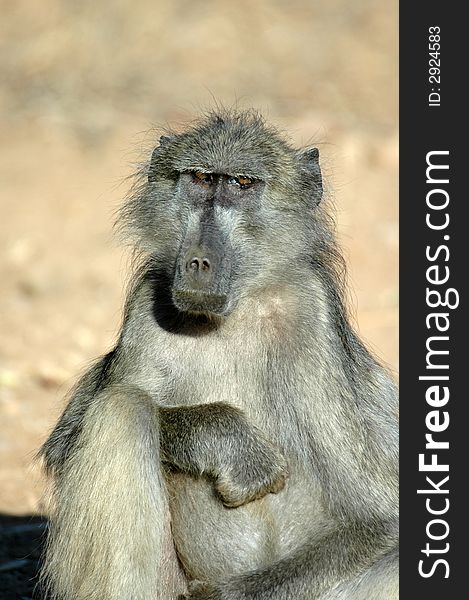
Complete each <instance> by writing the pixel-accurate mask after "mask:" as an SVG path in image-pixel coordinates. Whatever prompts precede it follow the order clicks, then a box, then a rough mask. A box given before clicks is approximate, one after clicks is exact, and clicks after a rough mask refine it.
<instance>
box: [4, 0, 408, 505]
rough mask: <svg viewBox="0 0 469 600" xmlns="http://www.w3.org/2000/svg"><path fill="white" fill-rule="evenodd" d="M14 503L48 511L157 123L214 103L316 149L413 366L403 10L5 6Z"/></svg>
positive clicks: (378, 324) (8, 433) (113, 311)
mask: <svg viewBox="0 0 469 600" xmlns="http://www.w3.org/2000/svg"><path fill="white" fill-rule="evenodd" d="M0 9H1V14H2V18H1V20H0V71H1V73H0V77H1V79H0V81H1V84H0V85H1V89H0V113H1V115H0V119H1V130H0V141H1V144H2V152H1V162H0V194H1V196H0V202H1V218H0V244H1V249H0V277H1V296H0V302H1V304H0V335H1V339H0V428H1V429H0V453H1V454H0V511H4V512H14V513H23V512H34V511H37V510H40V509H41V504H40V495H41V491H42V486H41V483H40V477H39V474H38V472H37V469H31V467H30V464H31V460H32V457H33V455H34V452H35V451H36V450H37V448H38V447H39V445H40V443H41V442H42V441H43V440H44V439H45V436H46V434H47V431H48V430H49V429H50V427H51V426H52V424H53V422H54V420H55V419H56V418H57V416H58V413H59V411H60V408H61V406H62V402H63V397H64V394H65V392H66V390H67V389H68V388H69V387H70V385H71V384H72V383H73V381H74V380H75V378H76V376H77V374H78V373H79V372H80V371H81V370H83V369H84V368H85V366H86V365H87V364H88V363H89V361H90V360H91V359H92V358H93V357H95V356H97V355H98V354H100V353H102V352H104V351H105V350H106V349H108V348H109V347H110V345H111V344H112V341H113V339H114V337H115V334H116V330H117V327H118V323H119V320H120V310H121V305H122V289H123V285H124V283H125V279H126V268H127V261H126V257H125V254H124V253H123V251H122V250H121V249H120V248H119V247H118V246H117V244H116V243H115V242H114V241H113V239H112V227H111V225H112V222H113V213H114V211H115V209H116V207H117V206H118V205H119V202H120V200H121V199H122V197H123V196H124V194H125V191H126V189H127V187H128V184H127V183H126V182H125V181H124V178H125V177H126V176H127V175H129V174H130V173H131V172H132V168H133V167H132V164H133V162H134V161H135V160H138V159H140V158H141V157H142V153H143V154H144V150H143V149H145V148H148V147H149V143H150V145H151V139H152V137H151V136H152V135H153V134H149V133H148V130H149V128H150V127H151V126H156V127H158V125H159V124H165V123H167V122H169V123H172V124H176V125H177V124H178V123H184V122H185V121H187V120H188V119H190V118H191V117H192V116H193V115H194V114H196V113H197V112H199V111H200V110H201V109H203V108H206V107H208V106H210V105H212V104H213V98H216V99H218V100H220V101H222V102H224V103H226V104H228V105H231V104H232V103H233V102H234V101H235V100H237V101H238V102H239V104H240V105H241V106H245V107H248V106H251V105H252V106H255V107H257V108H259V109H261V110H262V111H263V112H264V113H265V115H266V116H267V117H268V118H269V119H270V120H272V121H273V122H274V123H276V124H278V125H279V126H280V127H282V128H285V129H287V130H288V131H289V132H291V137H292V140H293V141H294V142H295V143H298V144H306V143H311V142H314V143H317V144H319V147H320V150H321V153H322V163H323V168H324V170H325V175H326V181H327V185H328V188H329V190H330V191H331V192H332V194H333V197H334V198H335V203H336V205H337V211H338V223H339V230H340V236H341V241H342V244H343V246H344V250H345V254H346V256H347V258H348V262H349V265H350V267H349V271H350V281H351V284H352V286H353V294H352V306H353V307H354V313H355V314H356V316H357V321H358V327H359V330H360V332H361V334H362V335H363V337H364V338H365V340H366V341H367V343H368V344H369V346H371V347H372V348H374V349H375V350H376V352H377V353H378V355H379V356H380V357H381V358H382V359H383V360H384V361H385V362H386V363H387V364H388V365H390V367H391V368H392V369H393V370H396V369H397V250H398V247H397V235H398V229H397V227H398V224H397V129H396V128H397V2H396V1H395V0H393V1H385V0H381V1H380V2H376V1H375V0H374V1H373V0H355V1H354V2H349V1H347V0H327V1H326V0H323V1H322V2H316V1H314V0H309V1H307V0H303V1H300V0H289V1H288V2H283V1H280V0H278V1H267V0H238V1H228V0H217V1H210V0H207V1H204V2H202V1H200V2H197V1H194V0H192V1H189V0H159V1H158V0H152V1H148V0H139V1H138V2H135V1H134V2H130V1H125V0H115V1H110V2H96V1H95V0H94V1H82V2H74V1H72V0H69V1H66V0H62V1H59V0H55V1H54V0H41V2H38V1H36V0H29V1H28V0H19V1H17V2H15V3H13V2H10V1H0Z"/></svg>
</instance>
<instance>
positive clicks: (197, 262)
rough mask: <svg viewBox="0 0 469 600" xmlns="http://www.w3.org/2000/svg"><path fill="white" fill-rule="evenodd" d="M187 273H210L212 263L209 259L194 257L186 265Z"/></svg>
mask: <svg viewBox="0 0 469 600" xmlns="http://www.w3.org/2000/svg"><path fill="white" fill-rule="evenodd" d="M186 271H187V272H190V271H193V272H195V273H198V272H199V271H210V261H209V259H208V258H199V257H198V256H194V257H193V258H191V260H189V261H188V262H187V263H186Z"/></svg>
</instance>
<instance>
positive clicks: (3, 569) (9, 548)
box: [0, 513, 47, 600]
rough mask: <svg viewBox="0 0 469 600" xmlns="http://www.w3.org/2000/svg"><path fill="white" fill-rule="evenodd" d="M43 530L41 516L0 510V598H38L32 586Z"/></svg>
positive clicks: (43, 522)
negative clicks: (11, 513)
mask: <svg viewBox="0 0 469 600" xmlns="http://www.w3.org/2000/svg"><path fill="white" fill-rule="evenodd" d="M46 530H47V520H46V519H45V518H44V517H40V516H37V515H23V516H16V515H6V514H1V513H0V600H31V599H32V598H34V600H42V597H41V594H40V592H39V591H38V590H37V589H36V591H35V587H36V586H37V572H38V568H39V558H40V555H41V550H42V547H43V544H44V540H45V534H46ZM33 593H34V595H33Z"/></svg>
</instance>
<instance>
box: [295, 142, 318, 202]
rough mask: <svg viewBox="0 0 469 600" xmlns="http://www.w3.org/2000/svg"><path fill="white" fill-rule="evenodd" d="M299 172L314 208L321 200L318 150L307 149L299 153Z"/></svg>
mask: <svg viewBox="0 0 469 600" xmlns="http://www.w3.org/2000/svg"><path fill="white" fill-rule="evenodd" d="M299 158H300V164H301V170H302V172H303V177H304V186H305V190H306V193H307V194H308V196H309V197H310V198H311V200H312V203H313V205H314V206H317V205H318V204H319V203H320V202H321V198H322V175H321V167H320V166H319V150H318V149H317V148H307V149H306V150H303V151H302V152H301V153H300V157H299Z"/></svg>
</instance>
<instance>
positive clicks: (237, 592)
mask: <svg viewBox="0 0 469 600" xmlns="http://www.w3.org/2000/svg"><path fill="white" fill-rule="evenodd" d="M395 543H396V540H395V535H394V533H393V532H392V527H389V528H388V527H386V526H385V525H384V524H382V523H366V524H365V523H351V524H349V525H343V526H341V527H340V528H338V529H337V530H335V531H334V532H332V533H330V534H329V535H327V536H326V537H324V538H322V539H321V540H320V542H319V543H318V544H315V545H312V546H310V547H305V548H303V549H302V550H301V551H299V552H298V553H297V554H296V555H295V556H292V557H290V558H286V559H283V560H281V561H279V562H277V563H275V564H274V565H272V566H269V567H266V568H264V569H261V570H258V571H253V572H251V573H248V574H246V575H242V576H239V577H236V578H233V579H232V580H230V581H227V582H225V583H222V584H219V585H218V584H217V585H213V584H210V583H205V582H195V583H193V584H192V586H190V592H189V593H187V594H186V595H183V596H180V600H291V599H293V598H295V599H298V600H300V599H301V600H316V599H318V598H322V597H323V595H324V594H326V593H327V592H328V591H329V590H332V589H335V588H336V586H341V587H342V586H343V587H344V590H346V593H345V595H343V596H342V595H340V597H343V598H348V597H354V598H355V596H354V595H353V593H352V589H354V585H355V582H359V581H360V575H362V574H363V573H364V572H365V571H367V570H368V569H369V568H370V567H371V566H372V565H373V564H374V563H377V561H379V560H380V559H382V558H384V557H385V556H386V555H387V554H388V553H391V552H393V547H394V545H395ZM348 586H350V590H349V587H348ZM347 591H348V594H347ZM327 597H328V598H329V596H328V595H327ZM334 597H335V596H334ZM338 597H339V595H337V598H338ZM361 597H362V596H360V598H361Z"/></svg>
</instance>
